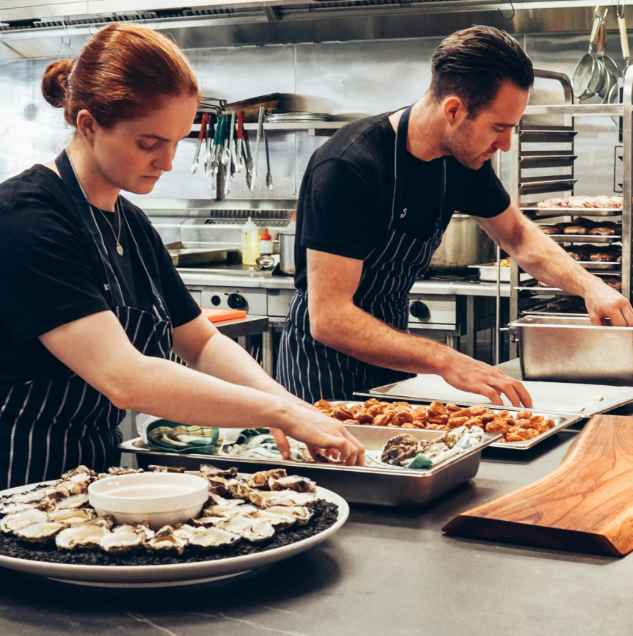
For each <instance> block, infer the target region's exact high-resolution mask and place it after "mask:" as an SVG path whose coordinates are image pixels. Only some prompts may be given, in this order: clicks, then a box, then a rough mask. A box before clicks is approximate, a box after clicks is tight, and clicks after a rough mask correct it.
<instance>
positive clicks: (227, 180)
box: [224, 111, 235, 195]
mask: <svg viewBox="0 0 633 636" xmlns="http://www.w3.org/2000/svg"><path fill="white" fill-rule="evenodd" d="M229 126H230V127H229V145H228V160H227V161H226V163H225V165H226V167H227V168H226V174H225V175H224V194H225V195H226V194H229V193H230V192H231V179H232V178H233V175H234V174H235V167H234V164H233V134H234V133H235V111H233V112H232V113H231V118H230V123H229Z"/></svg>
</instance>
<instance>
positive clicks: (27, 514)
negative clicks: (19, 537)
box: [0, 508, 48, 533]
mask: <svg viewBox="0 0 633 636" xmlns="http://www.w3.org/2000/svg"><path fill="white" fill-rule="evenodd" d="M43 521H48V515H47V514H46V513H45V512H44V511H43V510H37V509H36V508H28V509H26V510H22V511H20V512H14V513H12V514H9V515H7V516H6V517H4V519H2V521H0V531H2V532H7V533H8V532H15V531H16V530H21V529H22V528H26V527H27V526H30V525H31V524H33V523H41V522H43Z"/></svg>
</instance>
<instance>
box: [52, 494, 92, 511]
mask: <svg viewBox="0 0 633 636" xmlns="http://www.w3.org/2000/svg"><path fill="white" fill-rule="evenodd" d="M87 503H88V493H81V494H79V495H71V496H70V497H66V498H65V499H60V500H59V501H58V502H57V510H66V509H67V508H83V506H85V505H86V504H87Z"/></svg>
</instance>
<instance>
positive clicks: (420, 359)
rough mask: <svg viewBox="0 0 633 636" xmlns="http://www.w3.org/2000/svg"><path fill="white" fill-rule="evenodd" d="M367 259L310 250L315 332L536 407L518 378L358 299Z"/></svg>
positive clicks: (495, 397) (398, 365) (406, 367)
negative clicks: (394, 323) (391, 321)
mask: <svg viewBox="0 0 633 636" xmlns="http://www.w3.org/2000/svg"><path fill="white" fill-rule="evenodd" d="M362 270H363V261H360V260H356V259H352V258H346V257H344V256H337V255H334V254H328V253H325V252H318V251H316V250H310V249H309V250H308V288H309V293H308V304H309V307H308V309H309V313H310V331H311V334H312V337H313V338H314V339H315V340H318V341H319V342H322V343H323V344H325V345H327V346H329V347H332V348H333V349H336V350H337V351H341V352H342V353H345V354H347V355H350V356H353V357H354V358H358V359H359V360H363V361H364V362H369V363H371V364H375V365H378V366H381V367H387V368H389V369H396V370H399V371H407V372H409V373H437V374H439V375H441V376H442V377H443V378H444V379H445V380H446V381H447V382H448V383H449V384H451V385H452V386H454V387H456V388H458V389H461V390H464V391H470V392H472V393H479V394H481V395H485V396H486V397H487V398H489V399H490V400H491V401H492V402H493V403H494V404H499V405H500V404H502V403H503V402H502V400H501V394H502V393H503V394H505V395H507V396H508V398H509V399H510V401H511V402H512V404H513V405H514V406H520V404H521V403H523V404H524V405H525V406H527V407H531V405H532V403H531V400H530V396H529V394H528V393H527V391H526V390H525V387H524V386H523V385H522V384H521V383H520V382H519V381H517V380H514V379H512V378H510V377H509V376H507V375H506V374H504V373H502V372H501V371H498V370H497V369H495V368H493V367H490V366H489V365H487V364H484V363H483V362H479V361H478V360H473V359H472V358H469V357H468V356H465V355H462V354H461V353H458V352H457V351H454V350H453V349H450V348H449V347H446V346H444V345H442V344H440V343H438V342H435V341H433V340H428V339H426V338H420V337H418V336H412V335H410V334H407V333H403V332H400V331H397V330H396V329H392V328H391V327H389V326H388V325H386V324H385V323H383V322H381V321H380V320H378V319H377V318H374V317H373V316H371V315H370V314H368V313H366V312H365V311H363V310H362V309H359V308H358V307H356V306H355V305H354V293H355V292H356V289H357V288H358V283H359V282H360V277H361V273H362Z"/></svg>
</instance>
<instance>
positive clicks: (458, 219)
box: [431, 214, 495, 272]
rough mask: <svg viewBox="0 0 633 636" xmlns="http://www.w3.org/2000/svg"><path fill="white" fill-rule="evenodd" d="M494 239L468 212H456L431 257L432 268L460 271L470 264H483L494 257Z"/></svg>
mask: <svg viewBox="0 0 633 636" xmlns="http://www.w3.org/2000/svg"><path fill="white" fill-rule="evenodd" d="M494 249H495V244H494V242H493V241H492V239H491V238H490V237H489V236H488V235H487V234H486V233H485V232H484V231H483V230H482V229H481V228H480V227H479V225H477V223H475V221H473V219H472V218H471V217H470V216H468V215H467V214H454V215H453V218H452V219H451V222H450V223H449V224H448V227H447V228H446V231H445V232H444V236H443V237H442V243H441V244H440V246H439V248H438V249H437V251H436V252H435V254H434V255H433V258H432V259H431V269H433V270H436V271H445V272H450V271H458V270H463V269H465V268H466V267H468V266H469V265H482V264H484V263H490V262H492V260H493V259H494Z"/></svg>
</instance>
